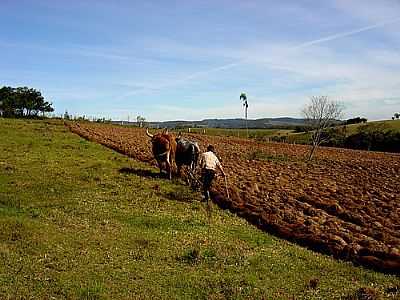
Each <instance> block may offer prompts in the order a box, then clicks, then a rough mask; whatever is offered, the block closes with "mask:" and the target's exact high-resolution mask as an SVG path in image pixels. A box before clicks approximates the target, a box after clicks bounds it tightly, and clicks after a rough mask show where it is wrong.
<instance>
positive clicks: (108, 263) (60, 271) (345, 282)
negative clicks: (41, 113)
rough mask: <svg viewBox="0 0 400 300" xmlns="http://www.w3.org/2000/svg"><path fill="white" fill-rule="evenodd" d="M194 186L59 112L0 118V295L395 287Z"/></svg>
mask: <svg viewBox="0 0 400 300" xmlns="http://www.w3.org/2000/svg"><path fill="white" fill-rule="evenodd" d="M199 198H200V197H199V195H198V194H196V193H192V192H191V191H190V190H189V189H188V188H186V187H185V186H184V185H182V183H181V182H180V181H179V180H174V181H172V182H170V181H167V180H165V179H160V178H158V176H157V170H156V169H155V168H152V167H149V166H148V165H146V164H143V163H139V162H137V161H133V160H130V159H128V158H126V157H124V156H122V155H120V154H118V153H115V152H113V151H111V150H109V149H106V148H104V147H102V146H100V145H97V144H94V143H90V142H87V141H85V140H83V139H81V138H79V137H78V136H76V135H73V134H71V133H70V132H69V131H68V130H67V129H66V127H64V126H63V124H62V123H60V122H57V121H21V120H6V119H1V118H0V228H1V230H0V299H138V298H139V299H148V298H156V299H177V298H178V299H193V298H194V299H207V298H209V299H293V298H296V299H341V298H345V297H349V296H354V297H356V295H360V294H361V290H359V289H360V288H372V289H373V290H374V291H375V292H376V293H377V294H378V295H379V297H381V298H388V299H398V297H400V294H399V289H400V279H399V278H398V277H395V276H389V275H385V274H381V273H377V272H374V271H370V270H366V269H363V268H360V267H355V266H353V265H352V264H350V263H344V262H340V261H336V260H333V259H331V258H330V257H327V256H324V255H321V254H316V253H314V252H311V251H308V250H306V249H304V248H301V247H299V246H297V245H293V244H291V243H289V242H286V241H284V240H280V239H278V238H275V237H273V236H271V235H268V234H265V233H263V232H261V231H260V230H258V229H256V228H254V227H253V226H250V225H248V224H247V223H246V222H245V221H244V220H242V219H240V218H238V217H236V216H234V215H232V214H230V213H229V212H226V211H222V210H220V209H218V208H217V207H215V206H213V208H212V217H211V219H208V218H207V213H206V210H205V207H204V204H202V203H200V202H199V201H198V199H199ZM353 299H357V298H353ZM360 299H361V298H360Z"/></svg>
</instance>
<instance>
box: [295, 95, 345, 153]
mask: <svg viewBox="0 0 400 300" xmlns="http://www.w3.org/2000/svg"><path fill="white" fill-rule="evenodd" d="M342 111H343V106H342V105H341V104H340V103H339V102H337V101H333V100H331V99H329V97H328V96H312V97H311V103H309V104H307V105H306V106H305V107H304V108H303V110H302V115H303V117H304V118H305V119H306V122H307V123H309V124H310V125H311V126H312V128H313V131H312V132H311V141H312V148H311V151H310V153H309V154H308V160H311V159H312V157H313V155H314V153H315V150H316V149H317V148H318V146H319V145H320V144H321V143H322V142H323V141H324V138H323V131H324V130H325V129H326V128H327V127H328V126H329V125H331V124H332V123H333V122H335V121H336V120H338V119H340V118H341V116H342Z"/></svg>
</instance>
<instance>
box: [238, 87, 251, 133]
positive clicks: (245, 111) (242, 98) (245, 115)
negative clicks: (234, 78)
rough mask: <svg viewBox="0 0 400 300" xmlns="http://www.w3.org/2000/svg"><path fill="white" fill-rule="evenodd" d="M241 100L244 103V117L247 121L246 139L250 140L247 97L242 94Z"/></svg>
mask: <svg viewBox="0 0 400 300" xmlns="http://www.w3.org/2000/svg"><path fill="white" fill-rule="evenodd" d="M239 99H240V100H242V102H243V107H244V117H245V119H246V138H249V128H248V127H247V109H248V108H249V104H248V103H247V96H246V94H245V93H241V94H240V97H239Z"/></svg>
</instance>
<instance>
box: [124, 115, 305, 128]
mask: <svg viewBox="0 0 400 300" xmlns="http://www.w3.org/2000/svg"><path fill="white" fill-rule="evenodd" d="M119 123H120V122H119ZM247 125H248V127H249V128H286V127H293V126H298V125H305V120H304V119H296V118H289V117H282V118H262V119H252V120H247ZM149 126H150V127H158V128H175V127H208V128H246V123H245V120H244V119H241V118H238V119H205V120H201V121H165V122H150V123H149Z"/></svg>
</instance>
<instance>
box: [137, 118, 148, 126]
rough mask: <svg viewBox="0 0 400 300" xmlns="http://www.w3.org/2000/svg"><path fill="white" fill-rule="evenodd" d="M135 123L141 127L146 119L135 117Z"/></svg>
mask: <svg viewBox="0 0 400 300" xmlns="http://www.w3.org/2000/svg"><path fill="white" fill-rule="evenodd" d="M136 122H137V123H138V125H139V127H143V124H144V122H146V118H145V117H142V116H137V117H136Z"/></svg>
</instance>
